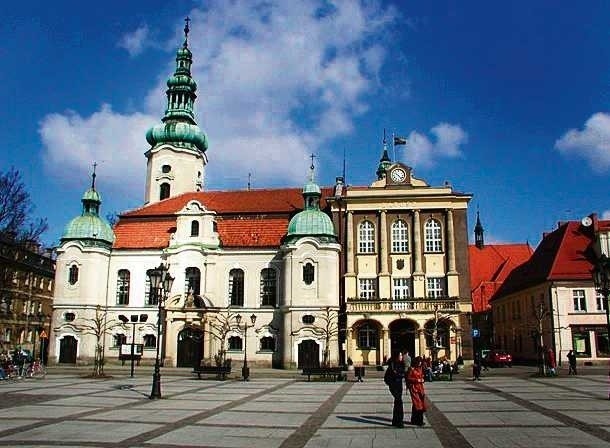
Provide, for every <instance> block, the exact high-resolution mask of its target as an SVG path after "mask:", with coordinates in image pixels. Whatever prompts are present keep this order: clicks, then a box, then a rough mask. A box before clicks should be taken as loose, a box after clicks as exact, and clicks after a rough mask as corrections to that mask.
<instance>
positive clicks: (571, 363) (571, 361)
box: [567, 350, 576, 375]
mask: <svg viewBox="0 0 610 448" xmlns="http://www.w3.org/2000/svg"><path fill="white" fill-rule="evenodd" d="M567 357H568V375H576V353H574V350H570V351H569V352H568V356H567Z"/></svg>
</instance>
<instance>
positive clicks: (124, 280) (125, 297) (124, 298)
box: [116, 269, 130, 305]
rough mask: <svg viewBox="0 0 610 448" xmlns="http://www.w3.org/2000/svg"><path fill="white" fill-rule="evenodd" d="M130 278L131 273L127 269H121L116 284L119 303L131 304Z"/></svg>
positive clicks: (117, 301)
mask: <svg viewBox="0 0 610 448" xmlns="http://www.w3.org/2000/svg"><path fill="white" fill-rule="evenodd" d="M129 279H130V274H129V271H128V270H127V269H121V270H119V272H118V276H117V284H116V303H117V305H129Z"/></svg>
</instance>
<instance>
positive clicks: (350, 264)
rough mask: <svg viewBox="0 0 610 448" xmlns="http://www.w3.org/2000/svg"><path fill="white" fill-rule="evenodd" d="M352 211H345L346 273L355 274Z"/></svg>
mask: <svg viewBox="0 0 610 448" xmlns="http://www.w3.org/2000/svg"><path fill="white" fill-rule="evenodd" d="M354 238H355V237H354V212H352V211H348V212H347V238H346V241H347V272H346V275H352V276H353V275H355V271H354Z"/></svg>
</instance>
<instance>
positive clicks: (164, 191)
mask: <svg viewBox="0 0 610 448" xmlns="http://www.w3.org/2000/svg"><path fill="white" fill-rule="evenodd" d="M169 193H170V186H169V184H168V183H167V182H164V183H162V184H161V185H160V187H159V200H160V201H162V200H163V199H167V198H169Z"/></svg>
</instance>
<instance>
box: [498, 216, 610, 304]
mask: <svg viewBox="0 0 610 448" xmlns="http://www.w3.org/2000/svg"><path fill="white" fill-rule="evenodd" d="M609 224H610V221H607V220H606V221H599V228H602V229H604V228H608V226H609ZM593 241H594V232H593V228H592V227H591V226H589V227H584V226H583V225H581V223H580V222H578V221H569V222H565V223H561V224H560V225H559V227H558V228H557V229H556V230H554V231H553V232H551V233H549V234H545V235H544V237H543V238H542V241H541V242H540V244H539V245H538V247H537V248H536V250H535V251H534V253H533V254H532V256H531V257H530V259H529V260H528V261H527V262H526V263H524V264H522V265H521V266H518V267H517V268H516V269H514V270H513V271H512V272H511V273H510V275H509V276H508V278H507V279H506V281H505V282H504V284H503V285H502V287H501V288H500V290H499V291H498V292H497V293H496V295H495V296H494V297H493V298H492V300H495V299H496V298H499V297H503V296H505V295H508V294H511V293H514V292H516V291H520V290H522V289H525V288H529V287H531V286H533V285H536V284H539V283H543V282H546V281H554V280H590V279H591V270H592V269H593V263H594V259H595V256H594V252H593V248H592V247H591V245H592V243H593Z"/></svg>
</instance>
